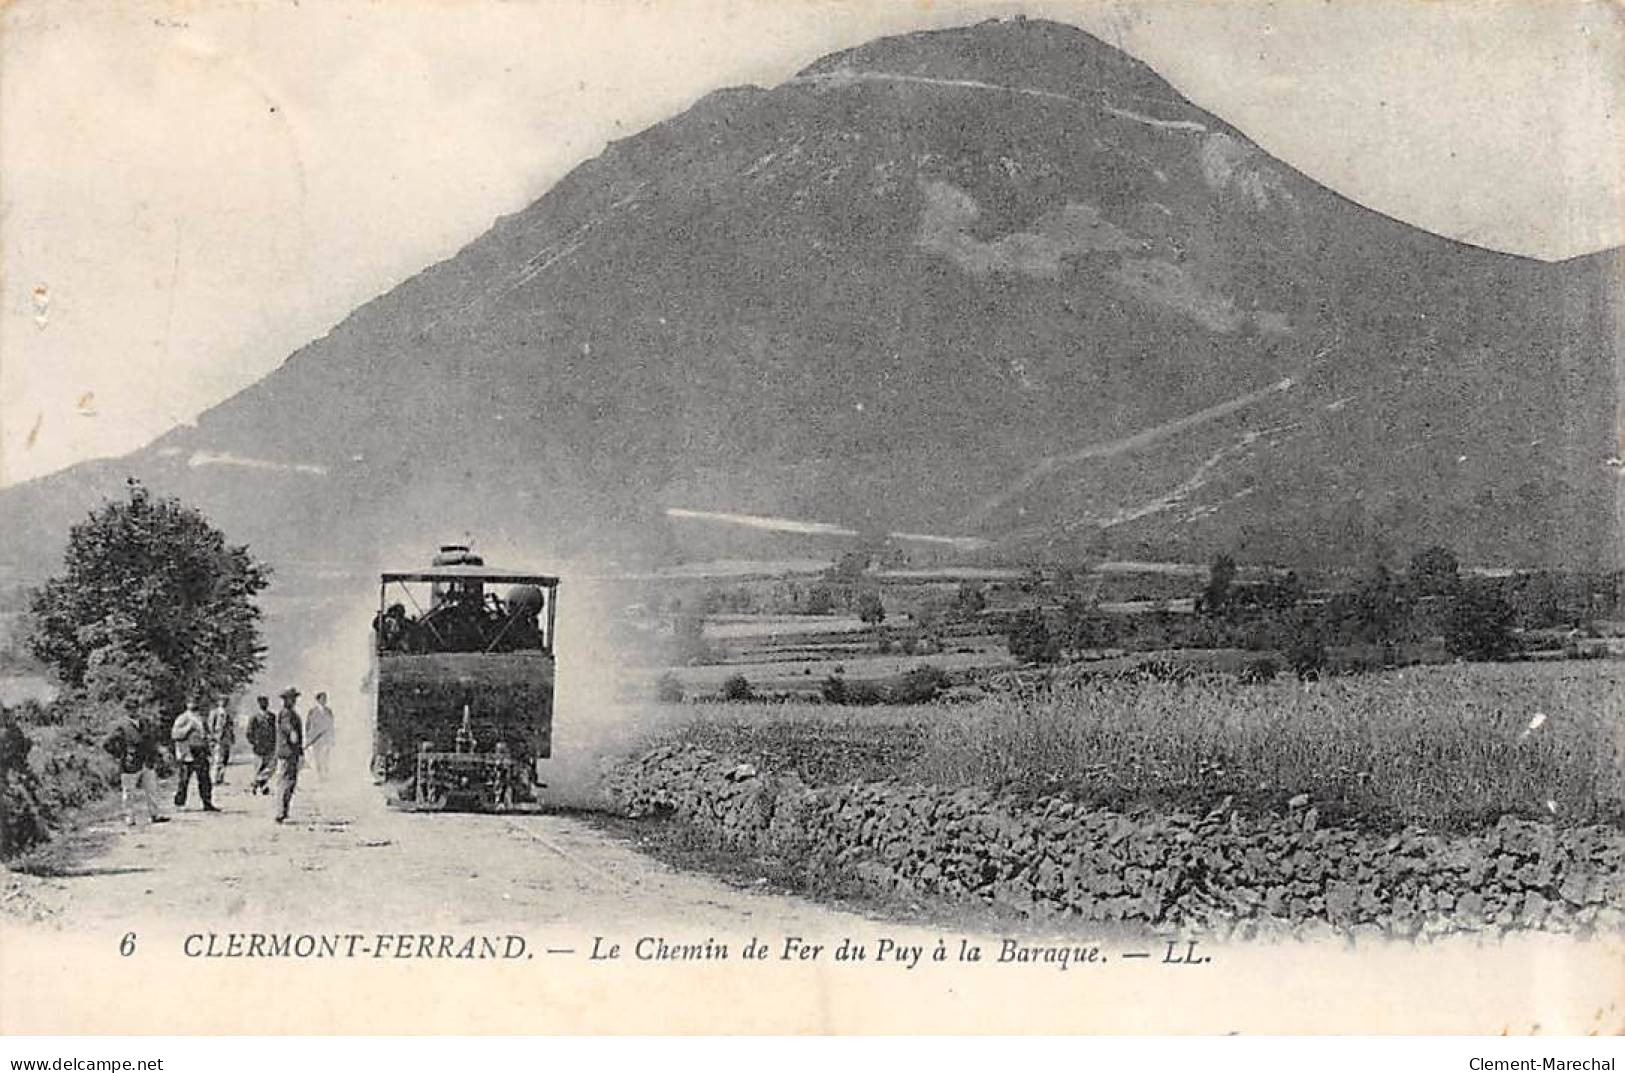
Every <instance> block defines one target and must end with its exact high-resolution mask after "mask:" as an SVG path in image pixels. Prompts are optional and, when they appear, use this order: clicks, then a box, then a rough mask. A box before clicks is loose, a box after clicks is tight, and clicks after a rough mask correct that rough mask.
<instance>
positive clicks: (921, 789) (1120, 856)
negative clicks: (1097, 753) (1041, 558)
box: [606, 745, 1625, 936]
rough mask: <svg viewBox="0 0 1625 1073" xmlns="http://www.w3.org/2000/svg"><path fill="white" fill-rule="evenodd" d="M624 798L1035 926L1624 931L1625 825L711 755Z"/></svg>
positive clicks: (617, 786) (1412, 932)
mask: <svg viewBox="0 0 1625 1073" xmlns="http://www.w3.org/2000/svg"><path fill="white" fill-rule="evenodd" d="M606 789H607V792H608V795H609V798H610V800H611V801H612V802H613V803H614V804H615V806H616V807H618V808H619V809H621V810H622V811H624V812H625V813H627V814H628V815H632V816H640V815H650V814H655V813H664V814H670V815H671V816H673V817H674V819H676V820H677V821H678V822H681V823H682V824H684V825H685V826H686V827H687V828H688V829H689V830H690V831H691V832H692V833H693V835H694V836H696V837H697V838H698V839H700V840H701V841H702V842H704V843H706V844H708V845H711V846H714V847H716V848H720V849H727V850H731V851H737V852H743V853H749V854H755V855H762V856H772V857H777V858H781V859H783V860H786V861H791V862H795V864H794V867H795V869H796V870H797V871H798V872H800V873H802V878H803V879H805V880H806V881H807V882H808V884H809V885H810V886H812V887H813V888H815V889H817V888H820V887H828V886H830V885H832V884H834V883H840V884H843V885H851V884H856V885H857V886H858V887H860V888H862V889H865V890H868V891H871V892H873V893H877V894H882V895H901V896H904V897H911V898H928V899H934V900H940V901H948V902H957V903H964V902H981V903H987V904H994V905H999V906H1002V907H1004V908H1006V909H1009V910H1014V911H1015V912H1017V913H1020V914H1022V915H1026V916H1031V917H1035V918H1050V919H1062V918H1065V919H1072V920H1077V921H1085V922H1129V923H1133V924H1139V925H1152V926H1156V927H1167V928H1170V929H1173V928H1177V929H1181V930H1200V931H1207V932H1213V933H1220V934H1231V933H1236V932H1238V931H1239V932H1241V933H1255V932H1274V931H1288V932H1290V931H1299V932H1304V931H1314V930H1322V929H1324V928H1326V927H1327V926H1330V927H1332V928H1335V929H1336V930H1338V931H1342V932H1362V933H1363V932H1374V931H1375V932H1382V933H1386V934H1391V935H1396V936H1416V935H1437V934H1442V933H1445V932H1452V931H1507V930H1515V929H1534V928H1539V929H1543V930H1548V931H1563V932H1592V931H1597V930H1615V929H1619V928H1621V927H1622V926H1625V883H1622V882H1621V880H1622V878H1625V833H1622V832H1620V831H1619V830H1616V829H1614V828H1609V827H1575V828H1559V827H1555V826H1552V825H1549V824H1544V823H1536V822H1530V821H1527V820H1519V819H1515V818H1512V817H1506V818H1503V819H1502V820H1501V822H1500V823H1498V824H1497V825H1496V826H1495V827H1494V828H1492V829H1489V830H1486V831H1483V832H1481V833H1478V834H1472V835H1444V834H1436V833H1430V832H1427V831H1423V830H1420V829H1415V828H1407V829H1405V830H1403V831H1401V832H1399V833H1397V834H1392V835H1382V834H1372V833H1367V832H1361V831H1356V830H1352V829H1347V828H1340V827H1327V826H1322V825H1321V824H1320V823H1319V822H1318V816H1317V815H1316V813H1315V811H1314V809H1312V808H1308V807H1302V808H1297V809H1295V810H1294V811H1293V812H1292V813H1291V814H1290V815H1288V816H1282V817H1266V818H1246V817H1243V816H1240V815H1239V814H1237V813H1235V812H1233V811H1231V810H1230V809H1229V808H1228V807H1227V806H1224V807H1220V808H1217V809H1215V810H1214V811H1212V812H1210V813H1208V814H1207V815H1202V816H1198V815H1189V814H1180V813H1152V812H1145V813H1137V814H1132V815H1125V814H1122V813H1116V812H1109V811H1101V810H1090V809H1085V808H1081V807H1078V806H1077V805H1075V804H1074V803H1073V802H1071V801H1069V800H1067V799H1066V798H1063V797H1047V798H1039V799H1036V800H1018V799H1015V798H1012V797H1006V796H999V795H995V794H992V793H989V792H987V791H982V790H973V789H961V790H949V789H943V788H939V787H929V786H902V785H896V784H892V783H881V782H872V783H859V784H856V785H845V786H822V787H810V786H808V785H806V784H805V783H803V782H801V781H800V780H799V779H797V778H796V777H794V776H776V775H773V774H771V773H763V772H759V771H757V770H756V769H755V768H754V767H753V766H751V765H749V764H743V763H739V762H737V761H733V760H730V759H728V758H726V757H723V756H720V755H718V754H715V753H712V752H709V751H707V750H704V749H699V748H695V747H693V746H680V745H667V746H661V747H659V748H656V749H654V750H652V751H650V752H647V753H645V754H644V755H642V756H640V757H637V758H636V759H633V760H629V761H626V762H625V763H623V764H621V765H620V766H619V767H617V768H616V769H614V770H613V771H612V772H611V773H610V775H609V777H608V779H607V783H606Z"/></svg>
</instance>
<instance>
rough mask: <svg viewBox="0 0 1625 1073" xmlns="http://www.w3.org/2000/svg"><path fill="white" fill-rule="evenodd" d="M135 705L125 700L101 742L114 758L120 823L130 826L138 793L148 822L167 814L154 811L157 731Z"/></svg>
mask: <svg viewBox="0 0 1625 1073" xmlns="http://www.w3.org/2000/svg"><path fill="white" fill-rule="evenodd" d="M138 707H139V702H138V701H135V700H129V701H126V702H125V708H124V714H123V716H122V717H121V718H120V719H119V722H118V725H117V726H115V727H114V728H113V732H112V733H111V734H109V735H108V736H107V740H106V741H104V742H103V743H102V748H103V749H106V750H107V753H108V755H109V756H111V757H112V758H113V759H114V760H117V761H118V772H119V775H118V781H119V799H120V801H121V802H122V804H123V806H124V822H125V823H127V824H129V825H130V826H131V827H134V826H135V810H134V808H133V807H132V805H133V803H134V798H135V796H136V794H138V793H139V794H141V795H142V797H143V798H144V799H145V801H146V806H147V819H148V820H149V821H150V822H152V823H168V822H169V817H168V816H165V815H164V814H163V813H161V812H159V811H158V771H157V764H158V734H157V730H156V729H155V728H154V727H153V725H152V721H151V720H150V719H146V718H144V717H142V716H141V715H139V714H138V713H137V708H138Z"/></svg>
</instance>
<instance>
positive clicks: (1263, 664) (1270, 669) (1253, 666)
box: [1237, 656, 1281, 685]
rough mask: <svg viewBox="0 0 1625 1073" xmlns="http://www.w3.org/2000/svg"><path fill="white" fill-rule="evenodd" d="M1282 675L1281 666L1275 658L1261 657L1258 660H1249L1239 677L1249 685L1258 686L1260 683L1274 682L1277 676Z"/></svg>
mask: <svg viewBox="0 0 1625 1073" xmlns="http://www.w3.org/2000/svg"><path fill="white" fill-rule="evenodd" d="M1280 673H1281V665H1280V664H1279V663H1277V662H1276V661H1275V659H1274V658H1273V657H1271V656H1260V657H1259V658H1257V659H1250V660H1248V661H1247V663H1246V665H1245V666H1243V667H1242V668H1241V673H1240V674H1239V675H1238V676H1237V677H1239V678H1240V679H1241V680H1242V681H1243V682H1246V683H1248V684H1249V685H1257V684H1258V683H1260V682H1269V681H1273V680H1274V678H1275V676H1276V675H1278V674H1280Z"/></svg>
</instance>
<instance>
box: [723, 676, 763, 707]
mask: <svg viewBox="0 0 1625 1073" xmlns="http://www.w3.org/2000/svg"><path fill="white" fill-rule="evenodd" d="M722 699H723V700H729V701H747V700H755V699H756V691H755V690H754V689H752V688H751V686H750V679H749V678H746V677H745V676H744V675H742V674H731V675H729V676H728V678H727V680H726V681H724V682H723V683H722Z"/></svg>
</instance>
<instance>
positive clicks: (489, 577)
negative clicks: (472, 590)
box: [379, 565, 559, 589]
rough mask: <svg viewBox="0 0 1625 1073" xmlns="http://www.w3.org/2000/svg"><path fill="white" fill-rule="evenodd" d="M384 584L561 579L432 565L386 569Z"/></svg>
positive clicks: (550, 584)
mask: <svg viewBox="0 0 1625 1073" xmlns="http://www.w3.org/2000/svg"><path fill="white" fill-rule="evenodd" d="M379 580H380V581H381V582H383V583H384V584H386V585H387V584H389V583H390V582H392V581H488V582H491V583H492V584H495V585H541V586H544V587H546V588H550V589H551V588H557V587H558V584H559V579H558V578H556V577H553V576H552V575H550V574H527V573H525V572H524V571H521V570H503V569H501V568H499V567H495V566H461V565H458V566H432V567H429V568H428V569H425V570H398V571H386V572H384V573H383V574H380V575H379Z"/></svg>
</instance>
